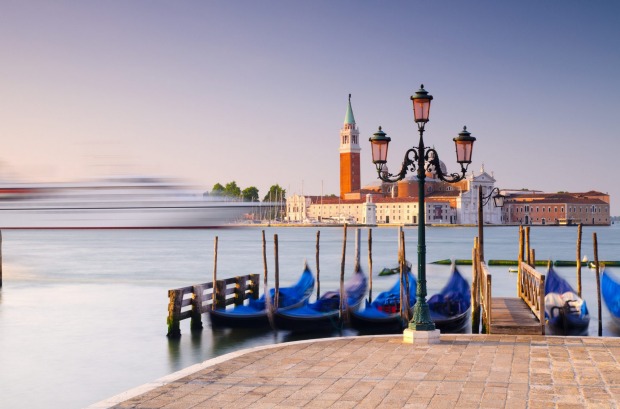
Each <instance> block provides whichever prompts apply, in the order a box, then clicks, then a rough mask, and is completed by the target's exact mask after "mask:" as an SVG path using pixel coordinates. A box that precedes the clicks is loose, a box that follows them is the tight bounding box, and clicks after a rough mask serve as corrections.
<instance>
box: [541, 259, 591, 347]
mask: <svg viewBox="0 0 620 409" xmlns="http://www.w3.org/2000/svg"><path fill="white" fill-rule="evenodd" d="M545 318H546V320H547V325H548V326H549V329H550V330H551V332H552V333H555V334H562V335H582V334H583V333H587V330H588V326H589V325H590V313H589V312H588V306H587V305H586V302H585V300H583V299H582V298H581V297H579V296H578V295H577V293H576V292H575V290H573V288H572V287H571V285H570V284H569V283H568V281H566V280H565V279H563V278H562V277H560V276H559V275H558V273H556V272H555V270H554V269H553V267H552V265H551V264H549V269H548V270H547V275H546V277H545Z"/></svg>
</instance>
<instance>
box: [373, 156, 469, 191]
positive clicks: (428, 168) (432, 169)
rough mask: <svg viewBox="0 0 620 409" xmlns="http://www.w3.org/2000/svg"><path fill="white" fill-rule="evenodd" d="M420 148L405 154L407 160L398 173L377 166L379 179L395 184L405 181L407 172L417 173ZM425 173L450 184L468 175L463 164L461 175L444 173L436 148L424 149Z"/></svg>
mask: <svg viewBox="0 0 620 409" xmlns="http://www.w3.org/2000/svg"><path fill="white" fill-rule="evenodd" d="M418 150H419V148H411V149H409V150H408V151H407V152H405V158H404V159H403V164H402V167H401V169H400V171H399V172H398V173H395V174H394V173H388V172H387V171H386V170H385V166H386V164H385V163H381V164H377V165H376V168H377V173H378V174H379V179H381V180H382V181H384V182H389V183H395V182H398V181H399V180H403V179H404V178H405V176H406V175H407V172H415V171H416V170H417V169H418V162H419V158H420V157H419V152H418ZM424 151H425V152H424V171H425V172H428V173H431V174H433V175H436V176H437V177H438V178H439V179H440V180H442V181H444V182H448V183H456V182H460V181H461V180H463V179H464V178H465V174H466V173H467V167H465V166H463V165H462V164H461V173H460V174H459V173H444V172H443V170H442V169H441V161H440V160H439V155H438V154H437V151H436V150H435V149H434V148H424Z"/></svg>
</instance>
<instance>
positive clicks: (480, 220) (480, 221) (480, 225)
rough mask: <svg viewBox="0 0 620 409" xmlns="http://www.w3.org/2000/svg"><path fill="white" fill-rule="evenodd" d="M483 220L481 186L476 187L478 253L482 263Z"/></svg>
mask: <svg viewBox="0 0 620 409" xmlns="http://www.w3.org/2000/svg"><path fill="white" fill-rule="evenodd" d="M483 225H484V219H483V214H482V186H478V253H479V254H480V260H482V261H484V226H483Z"/></svg>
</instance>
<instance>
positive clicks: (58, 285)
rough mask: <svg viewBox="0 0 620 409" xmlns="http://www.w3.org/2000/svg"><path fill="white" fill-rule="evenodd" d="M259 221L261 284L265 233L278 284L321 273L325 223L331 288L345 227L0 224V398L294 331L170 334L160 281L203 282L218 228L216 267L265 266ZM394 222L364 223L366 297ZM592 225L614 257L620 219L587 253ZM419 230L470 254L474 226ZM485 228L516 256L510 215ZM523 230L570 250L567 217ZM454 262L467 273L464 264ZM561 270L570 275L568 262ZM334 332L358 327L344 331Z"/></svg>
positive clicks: (63, 402)
mask: <svg viewBox="0 0 620 409" xmlns="http://www.w3.org/2000/svg"><path fill="white" fill-rule="evenodd" d="M261 230H265V234H266V237H267V253H268V264H269V267H268V269H269V274H270V277H269V279H270V283H273V271H274V255H273V254H274V251H273V250H274V245H273V238H274V234H277V235H278V241H279V265H280V267H279V269H280V282H281V283H282V285H286V284H288V283H292V282H293V281H295V280H296V279H297V277H298V276H299V274H300V273H301V269H302V266H303V261H304V259H307V260H308V263H309V265H310V266H311V269H312V270H313V271H315V272H316V263H315V251H316V250H315V249H316V236H317V231H319V230H320V274H321V291H322V292H324V291H327V290H330V289H336V288H338V279H339V277H340V265H341V255H342V250H343V229H342V227H340V228H338V227H321V228H302V227H299V228H296V227H295V228H291V227H287V228H275V227H274V228H271V227H270V228H264V229H262V228H256V227H252V228H234V229H223V230H41V231H38V230H27V231H19V230H7V231H3V232H2V249H3V266H4V269H3V287H2V288H1V289H0V367H1V368H2V369H1V370H0V385H2V393H0V407H2V408H17V407H28V408H49V407H62V408H81V407H85V406H88V405H90V404H92V403H95V402H98V401H100V400H103V399H105V398H108V397H111V396H113V395H116V394H118V393H121V392H123V391H126V390H128V389H131V388H133V387H136V386H139V385H141V384H144V383H146V382H150V381H153V380H155V379H157V378H160V377H162V376H164V375H167V374H169V373H171V372H174V371H177V370H180V369H182V368H185V367H187V366H190V365H192V364H194V363H198V362H202V361H204V360H207V359H210V358H213V357H216V356H219V355H222V354H225V353H228V352H232V351H236V350H239V349H243V348H248V347H253V346H257V345H264V344H270V343H279V342H285V341H289V340H296V339H299V338H297V337H296V336H293V335H291V334H288V333H286V332H278V333H274V332H270V331H265V332H261V333H255V332H247V331H230V330H224V331H212V330H211V328H210V327H209V324H208V319H207V318H206V317H204V319H203V322H204V323H205V328H204V330H203V331H201V332H194V333H192V332H191V331H190V329H189V322H188V321H189V320H186V321H183V322H182V325H181V331H182V334H183V335H182V336H181V339H180V340H169V339H168V338H167V337H166V330H167V328H166V315H167V303H168V298H167V290H168V289H171V288H177V287H184V286H187V285H190V284H195V283H203V282H208V281H211V279H212V274H213V264H214V263H213V261H214V254H213V253H214V251H213V249H214V238H215V236H218V237H219V252H218V277H220V278H224V277H232V276H235V275H241V274H249V273H259V274H262V272H263V259H262V242H261ZM404 230H405V240H406V251H407V259H408V260H410V261H411V262H412V263H413V265H414V269H415V265H416V257H417V228H415V227H406V228H405V229H404ZM397 231H398V230H397V229H396V228H374V229H372V236H373V242H372V249H373V266H374V267H373V270H374V273H375V276H374V280H373V286H374V288H373V294H374V295H376V294H377V293H378V292H379V291H381V290H385V289H387V288H388V287H390V286H391V285H392V284H393V282H394V280H395V278H394V277H377V276H376V273H377V272H378V271H379V270H380V269H381V268H383V267H386V266H387V267H393V266H395V265H396V257H397ZM593 232H596V233H597V236H598V245H599V259H600V260H619V259H620V226H619V225H618V224H616V225H612V226H610V227H584V230H583V243H582V255H587V256H588V258H589V259H590V260H593V258H594V257H593V249H592V233H593ZM426 233H427V240H426V245H427V261H428V262H429V263H430V262H432V261H435V260H440V259H446V258H458V259H470V258H471V248H472V245H473V240H474V237H475V236H476V235H477V229H476V228H471V227H453V228H439V227H428V228H427V230H426ZM484 234H485V256H486V259H487V260H490V259H513V260H514V259H516V258H517V252H518V227H489V228H485V231H484ZM354 236H355V234H354V229H353V228H350V229H349V230H348V242H347V248H346V250H347V251H346V266H347V268H346V271H347V274H350V272H351V270H352V266H353V261H354V260H353V256H354ZM530 237H531V243H532V247H533V248H534V249H535V250H536V257H537V259H539V260H542V259H544V260H547V259H552V260H574V259H575V254H576V251H575V245H576V239H577V229H576V228H575V227H532V229H531V234H530ZM367 255H368V229H365V228H364V229H361V260H362V266H363V267H365V268H366V270H368V267H367V258H368V256H367ZM459 268H460V270H461V271H462V272H463V275H464V276H466V277H467V278H468V279H469V280H471V268H470V267H469V266H459ZM557 270H558V272H559V273H560V274H561V275H562V276H564V277H566V278H567V279H568V280H569V281H570V282H571V284H572V285H573V286H575V281H576V279H575V268H574V267H568V268H558V269H557ZM618 270H620V268H619V269H618ZM449 272H450V268H449V266H441V265H433V264H429V265H428V268H427V279H428V292H429V294H433V293H434V292H436V291H438V290H440V289H441V287H442V286H443V284H444V283H445V282H446V279H447V277H448V275H449ZM491 272H492V273H493V292H494V296H508V297H514V296H516V274H512V273H509V272H508V269H507V267H491ZM618 273H620V271H619V272H618ZM582 276H583V294H584V298H585V299H586V301H587V303H588V305H589V309H590V314H591V317H592V321H591V323H590V331H589V335H590V336H596V335H597V328H598V321H597V319H598V316H597V307H596V305H597V299H596V280H595V274H594V273H593V270H590V269H588V268H584V269H583V273H582ZM261 287H262V280H261ZM602 319H603V334H604V335H605V336H619V335H620V330H619V329H617V328H616V327H615V326H614V325H613V324H612V323H611V322H610V319H609V314H608V312H607V309H606V307H605V306H604V305H603V309H602ZM335 335H341V334H340V333H335ZM342 335H355V332H354V331H352V330H345V331H343V332H342Z"/></svg>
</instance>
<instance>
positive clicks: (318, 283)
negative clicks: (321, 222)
mask: <svg viewBox="0 0 620 409" xmlns="http://www.w3.org/2000/svg"><path fill="white" fill-rule="evenodd" d="M320 239H321V231H320V230H318V231H317V232H316V299H317V300H318V299H319V298H320V297H321V280H320V277H321V268H320V264H319V249H320V248H319V240H320Z"/></svg>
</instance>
